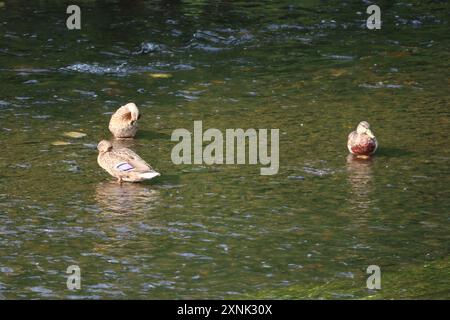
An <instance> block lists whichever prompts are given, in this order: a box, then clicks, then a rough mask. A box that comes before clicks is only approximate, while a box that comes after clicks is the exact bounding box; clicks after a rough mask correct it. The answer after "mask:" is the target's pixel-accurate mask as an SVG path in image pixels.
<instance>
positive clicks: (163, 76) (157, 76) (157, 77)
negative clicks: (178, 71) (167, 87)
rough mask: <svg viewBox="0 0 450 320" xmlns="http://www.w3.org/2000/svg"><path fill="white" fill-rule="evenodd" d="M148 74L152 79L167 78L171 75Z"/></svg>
mask: <svg viewBox="0 0 450 320" xmlns="http://www.w3.org/2000/svg"><path fill="white" fill-rule="evenodd" d="M149 76H150V77H152V78H154V79H167V78H170V77H172V75H171V74H170V73H150V74H149Z"/></svg>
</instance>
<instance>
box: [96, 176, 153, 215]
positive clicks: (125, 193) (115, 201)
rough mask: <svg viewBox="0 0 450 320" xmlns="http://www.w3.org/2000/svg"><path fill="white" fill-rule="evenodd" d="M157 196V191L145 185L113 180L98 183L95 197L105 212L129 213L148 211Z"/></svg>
mask: <svg viewBox="0 0 450 320" xmlns="http://www.w3.org/2000/svg"><path fill="white" fill-rule="evenodd" d="M158 198H159V191H158V190H155V189H152V188H150V187H148V186H145V185H140V184H128V185H126V186H120V185H118V184H117V183H113V182H102V183H99V184H98V186H97V188H96V190H95V199H96V200H97V202H98V204H99V206H100V207H101V209H102V211H103V212H104V213H107V214H115V215H130V214H139V213H144V212H148V210H151V209H152V208H153V207H154V206H155V203H156V201H157V200H158Z"/></svg>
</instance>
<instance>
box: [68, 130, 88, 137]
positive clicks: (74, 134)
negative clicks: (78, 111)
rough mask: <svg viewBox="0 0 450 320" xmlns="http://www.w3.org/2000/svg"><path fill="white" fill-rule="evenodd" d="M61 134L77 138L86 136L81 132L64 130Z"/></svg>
mask: <svg viewBox="0 0 450 320" xmlns="http://www.w3.org/2000/svg"><path fill="white" fill-rule="evenodd" d="M63 136H65V137H68V138H75V139H79V138H83V137H85V136H87V134H86V133H82V132H76V131H70V132H64V134H63Z"/></svg>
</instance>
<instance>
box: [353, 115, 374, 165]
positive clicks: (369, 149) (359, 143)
mask: <svg viewBox="0 0 450 320" xmlns="http://www.w3.org/2000/svg"><path fill="white" fill-rule="evenodd" d="M347 148H348V150H349V151H350V152H351V153H352V154H354V155H356V156H357V157H358V158H362V159H367V158H369V156H371V155H372V154H374V153H375V151H376V150H377V148H378V142H377V138H375V135H374V134H373V132H372V131H371V130H370V124H369V123H368V122H367V121H361V122H360V123H359V124H358V127H357V128H356V131H353V132H352V133H350V134H349V135H348V141H347Z"/></svg>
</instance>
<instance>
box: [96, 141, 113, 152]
mask: <svg viewBox="0 0 450 320" xmlns="http://www.w3.org/2000/svg"><path fill="white" fill-rule="evenodd" d="M112 148H113V146H112V144H111V142H109V141H107V140H102V141H100V142H99V143H98V145H97V149H98V151H99V152H100V153H105V152H108V151H111V150H112Z"/></svg>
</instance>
